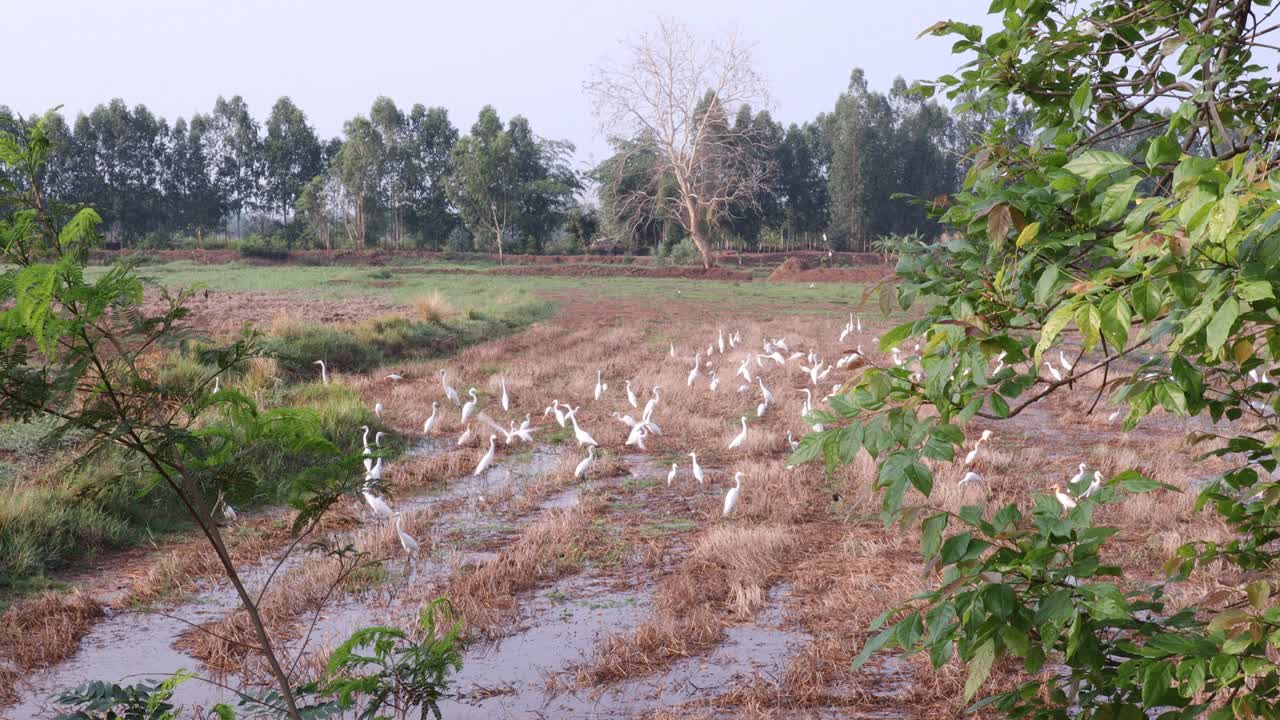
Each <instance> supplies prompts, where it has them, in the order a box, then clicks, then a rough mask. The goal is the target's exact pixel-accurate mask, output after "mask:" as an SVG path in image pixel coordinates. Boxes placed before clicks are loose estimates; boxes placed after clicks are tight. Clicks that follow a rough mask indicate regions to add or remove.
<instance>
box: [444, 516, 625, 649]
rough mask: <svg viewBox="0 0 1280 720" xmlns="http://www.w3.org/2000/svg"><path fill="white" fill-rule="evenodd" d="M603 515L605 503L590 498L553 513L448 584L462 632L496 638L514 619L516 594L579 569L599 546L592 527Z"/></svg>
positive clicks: (452, 578) (450, 599) (600, 544)
mask: <svg viewBox="0 0 1280 720" xmlns="http://www.w3.org/2000/svg"><path fill="white" fill-rule="evenodd" d="M602 510H603V503H602V502H601V501H600V500H599V499H598V498H596V497H595V496H591V495H588V496H586V497H584V498H583V500H582V502H580V503H579V504H578V505H577V506H575V507H573V508H570V509H567V510H553V511H551V512H550V513H548V514H547V516H546V517H545V518H544V519H543V520H540V521H538V522H536V523H534V524H533V525H530V526H529V527H527V528H525V530H524V531H523V532H522V533H521V534H520V536H519V537H518V538H516V540H515V541H514V542H513V543H511V545H510V546H508V547H507V548H506V549H505V550H503V551H502V552H501V553H499V554H498V557H496V558H494V559H493V560H490V561H487V562H484V563H481V564H480V565H478V566H472V567H467V568H463V570H462V571H461V572H459V573H456V574H454V575H453V576H452V577H451V578H449V581H448V583H447V584H446V586H445V591H444V595H445V596H446V597H448V598H449V601H450V602H451V603H452V604H453V607H454V609H455V610H457V612H458V616H459V618H460V619H461V620H462V621H463V623H464V624H465V626H466V627H467V628H468V629H469V630H470V631H474V632H479V633H482V634H488V635H490V636H494V635H496V634H497V632H498V630H499V629H500V628H502V627H503V626H504V625H505V624H506V623H507V622H508V621H509V620H510V618H511V617H512V614H513V612H514V611H515V609H516V607H517V605H518V601H517V598H516V595H517V594H518V593H520V592H523V591H525V590H528V589H530V588H533V587H535V586H537V585H538V584H541V583H543V582H546V581H549V580H554V579H556V578H558V577H561V576H562V575H565V574H567V573H569V572H571V571H573V570H576V569H577V568H579V567H581V566H582V563H583V562H584V561H585V560H586V559H587V558H589V557H591V556H592V555H593V553H594V552H596V550H597V549H598V548H599V547H601V546H602V545H603V543H602V542H601V541H600V539H599V538H598V537H597V533H596V532H594V531H593V527H592V518H593V517H594V516H596V515H598V514H599V513H600V512H601V511H602Z"/></svg>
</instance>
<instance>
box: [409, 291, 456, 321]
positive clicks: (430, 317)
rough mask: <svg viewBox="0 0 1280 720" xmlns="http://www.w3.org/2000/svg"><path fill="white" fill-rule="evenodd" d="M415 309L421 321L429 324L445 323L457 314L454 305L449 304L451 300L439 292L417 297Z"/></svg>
mask: <svg viewBox="0 0 1280 720" xmlns="http://www.w3.org/2000/svg"><path fill="white" fill-rule="evenodd" d="M413 309H414V311H415V312H417V314H418V319H419V320H421V321H423V322H429V323H440V322H444V321H445V320H448V319H449V318H451V317H453V316H454V315H455V314H456V313H457V311H456V310H454V308H453V304H452V303H450V302H449V298H447V297H445V295H444V293H442V292H440V291H439V290H432V291H431V292H429V293H426V294H424V295H417V296H415V297H414V298H413Z"/></svg>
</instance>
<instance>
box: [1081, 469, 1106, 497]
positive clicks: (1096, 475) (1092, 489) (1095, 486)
mask: <svg viewBox="0 0 1280 720" xmlns="http://www.w3.org/2000/svg"><path fill="white" fill-rule="evenodd" d="M1101 489H1102V473H1100V472H1098V471H1097V470H1094V471H1093V482H1091V483H1089V487H1088V488H1086V489H1085V491H1084V492H1082V493H1080V497H1082V498H1087V497H1089V496H1090V495H1092V494H1094V493H1096V492H1098V491H1099V490H1101Z"/></svg>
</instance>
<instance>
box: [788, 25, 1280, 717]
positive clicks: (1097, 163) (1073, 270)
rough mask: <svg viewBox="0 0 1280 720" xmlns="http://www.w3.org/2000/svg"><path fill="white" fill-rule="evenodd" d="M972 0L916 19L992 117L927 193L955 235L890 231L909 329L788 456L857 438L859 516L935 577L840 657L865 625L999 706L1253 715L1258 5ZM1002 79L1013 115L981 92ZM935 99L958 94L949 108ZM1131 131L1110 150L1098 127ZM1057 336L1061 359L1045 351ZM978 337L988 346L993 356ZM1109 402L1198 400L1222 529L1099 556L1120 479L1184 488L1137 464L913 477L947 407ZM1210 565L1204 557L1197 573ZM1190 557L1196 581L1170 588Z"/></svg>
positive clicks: (1267, 567)
mask: <svg viewBox="0 0 1280 720" xmlns="http://www.w3.org/2000/svg"><path fill="white" fill-rule="evenodd" d="M991 12H992V13H995V14H996V15H997V16H998V17H997V21H996V22H992V23H991V24H990V26H991V27H992V28H994V29H993V30H992V31H991V32H986V31H984V29H983V28H982V27H980V26H977V25H968V24H963V23H958V22H950V21H943V22H939V23H937V24H935V25H933V26H932V27H930V28H928V29H927V30H926V32H927V33H933V34H936V35H952V36H955V38H956V40H955V45H954V48H955V50H956V52H958V53H962V54H965V55H969V56H971V59H970V60H969V62H968V63H966V64H965V66H964V67H963V69H962V71H960V72H957V73H956V74H954V75H947V76H944V77H942V78H939V80H938V81H937V82H935V83H928V84H925V85H923V86H921V88H920V92H922V93H923V94H924V95H925V96H928V95H930V94H932V93H934V92H936V91H938V90H942V91H945V92H946V93H947V95H948V96H949V97H951V98H952V99H960V98H963V99H964V100H965V105H966V106H968V107H973V108H976V109H978V110H979V111H982V112H986V113H988V114H989V115H990V116H991V117H993V118H994V121H993V122H992V123H991V125H990V127H989V128H988V129H987V130H986V132H985V133H984V135H983V136H982V138H981V141H980V144H979V146H978V147H977V148H976V152H975V154H974V157H973V164H972V166H971V167H969V168H968V173H967V175H966V177H965V180H964V186H963V188H962V190H961V191H960V192H958V193H955V194H954V195H953V196H951V197H949V198H948V201H947V203H946V204H947V207H946V209H945V211H944V212H942V213H941V216H940V220H941V221H942V222H943V223H945V224H946V225H947V226H948V227H950V228H952V229H953V230H954V231H955V232H956V233H957V237H956V238H955V239H953V240H951V241H949V242H946V243H943V244H935V245H926V244H915V245H913V246H911V247H908V248H906V250H907V252H905V253H904V254H903V255H902V257H901V260H900V262H899V266H898V275H899V279H900V284H899V285H898V286H897V287H896V288H894V289H891V290H888V291H887V292H886V294H885V295H884V296H883V297H884V299H885V300H886V301H888V300H892V301H896V302H897V303H899V304H900V305H901V306H902V307H904V308H908V307H910V306H912V305H913V303H915V302H916V301H917V300H919V299H921V298H925V297H928V298H929V303H928V307H927V308H924V309H922V313H923V314H922V316H921V317H920V318H919V319H917V320H912V321H910V322H907V323H905V324H903V325H900V326H899V327H897V328H894V329H893V330H892V331H890V332H888V333H885V334H884V335H883V336H882V338H881V341H880V344H881V348H882V349H888V348H890V347H896V346H899V345H903V344H904V342H905V341H906V340H908V339H909V338H919V340H920V341H921V348H922V352H921V357H920V358H919V363H920V369H921V371H922V376H923V379H920V378H921V376H920V375H914V376H913V373H912V371H911V370H908V369H905V368H902V369H900V368H893V367H888V368H883V369H881V368H871V369H868V370H866V371H865V372H864V374H863V375H862V376H861V378H860V380H859V381H858V382H856V384H854V385H853V386H852V387H851V388H850V389H848V390H847V391H845V392H843V393H840V394H837V395H835V396H833V397H832V399H831V401H830V403H829V406H828V407H827V408H824V409H822V410H819V411H816V412H814V413H813V415H812V417H811V418H810V419H811V420H812V421H814V422H820V423H822V424H823V425H824V427H825V430H824V431H823V432H820V433H815V434H812V435H809V436H807V437H806V438H804V440H803V441H802V442H801V444H800V447H799V449H798V450H797V452H796V453H795V455H793V457H792V459H791V461H792V462H799V461H803V460H807V459H815V458H818V457H823V458H825V460H826V462H827V464H828V466H830V467H835V466H837V465H839V464H841V463H850V462H852V461H853V460H854V459H855V457H857V456H858V454H859V453H860V452H861V451H863V450H865V451H866V452H867V453H869V454H870V456H871V457H872V458H873V459H874V460H875V462H876V465H877V474H876V477H875V480H874V482H873V486H874V488H875V489H876V490H877V491H878V492H879V493H880V496H881V499H882V502H883V512H884V519H885V521H886V522H890V523H891V522H901V523H904V524H909V525H915V524H917V523H918V524H919V526H920V529H921V532H922V540H921V554H922V557H923V560H924V561H925V563H926V566H927V567H928V568H930V577H931V578H932V579H933V581H934V589H933V590H931V591H927V592H924V593H921V594H919V595H917V596H915V597H913V598H910V599H906V600H904V601H903V602H902V603H901V604H899V605H897V606H896V607H893V608H891V609H890V610H889V611H887V612H886V613H885V614H884V615H882V616H881V617H880V618H879V619H878V620H877V621H876V622H875V623H874V625H873V627H872V631H873V632H874V633H875V634H874V635H873V636H872V637H871V639H870V640H869V641H868V642H867V643H866V645H865V646H864V647H863V649H862V652H861V654H860V655H859V657H858V660H857V662H856V663H855V664H860V663H861V662H863V661H865V659H866V658H867V657H868V656H870V655H871V654H872V653H874V652H876V651H877V650H880V649H882V648H888V647H898V648H902V649H904V650H907V651H909V652H922V653H927V654H928V656H929V659H930V661H931V662H932V663H933V665H934V666H935V667H939V666H941V665H943V664H944V663H947V662H948V661H950V660H952V659H953V658H957V657H958V658H959V660H960V661H962V662H964V663H966V664H967V666H968V673H969V674H968V679H967V681H966V682H965V685H964V695H965V698H966V700H968V699H972V698H978V697H981V696H983V695H984V686H985V683H986V682H987V680H988V678H989V677H990V674H991V671H992V669H993V667H996V665H997V663H999V662H1001V661H1005V662H1006V665H1005V667H1006V668H1007V667H1010V666H1013V665H1015V664H1016V666H1018V667H1020V668H1021V670H1022V671H1023V675H1022V676H1021V677H1017V678H1013V679H1011V680H1010V681H1008V682H1002V689H1000V690H999V691H995V692H993V693H991V694H987V695H986V696H985V697H982V699H981V700H980V701H979V702H978V703H977V706H983V705H993V706H994V707H995V708H997V709H998V710H1000V711H1002V712H1004V713H1006V714H1008V715H1009V716H1011V717H1035V718H1066V717H1080V718H1124V717H1133V718H1140V717H1155V716H1159V717H1162V718H1195V717H1209V718H1212V719H1214V720H1218V719H1225V718H1237V717H1271V716H1274V715H1275V714H1276V713H1277V711H1278V710H1280V663H1277V660H1276V658H1277V653H1278V651H1280V634H1278V633H1277V632H1276V627H1277V625H1278V624H1280V605H1277V602H1276V597H1277V594H1276V593H1275V589H1276V586H1277V583H1276V580H1275V568H1276V566H1277V562H1280V546H1278V545H1277V540H1280V530H1277V527H1280V522H1278V521H1277V518H1280V479H1278V476H1277V473H1276V469H1277V458H1276V455H1275V452H1276V448H1277V447H1280V421H1277V417H1278V414H1277V411H1280V388H1278V386H1277V384H1276V383H1275V382H1274V381H1272V380H1270V379H1269V378H1268V373H1269V372H1270V369H1271V368H1273V367H1275V366H1276V363H1277V361H1280V306H1278V305H1277V297H1278V296H1280V142H1278V141H1280V74H1278V73H1277V72H1276V67H1275V57H1274V55H1273V54H1271V49H1272V48H1273V47H1274V46H1276V44H1277V43H1276V41H1275V38H1276V36H1277V35H1280V23H1278V22H1277V18H1276V12H1277V8H1276V7H1274V6H1272V4H1271V3H1269V2H1257V1H1254V0H1162V1H1161V2H1141V1H1138V0H1130V1H1122V2H1109V3H1094V4H1088V5H1080V4H1077V3H1074V2H1065V1H1062V2H1033V3H1026V2H1015V1H1014V0H995V1H994V2H993V3H992V4H991ZM1015 104H1018V105H1020V106H1021V107H1022V108H1024V110H1025V113H1026V116H1027V118H1028V123H1029V125H1030V130H1031V132H1030V137H1031V142H1029V143H1024V142H1020V141H1019V140H1020V138H1021V135H1020V133H1019V131H1018V128H1017V127H1015V123H1014V122H1013V121H1012V120H1011V119H1010V118H1009V117H1008V112H1009V110H1010V109H1011V108H1012V107H1013V106H1014V105H1015ZM968 107H962V108H961V109H962V110H965V109H968ZM1129 137H1141V138H1143V140H1141V141H1140V142H1139V143H1137V144H1136V146H1130V147H1131V149H1128V150H1126V151H1125V152H1123V153H1122V152H1117V151H1116V150H1115V149H1107V148H1117V147H1119V148H1124V147H1125V145H1123V144H1117V141H1118V140H1122V139H1124V138H1129ZM1068 348H1069V350H1070V351H1071V352H1072V354H1073V355H1075V356H1076V357H1077V361H1076V363H1075V365H1074V369H1073V370H1071V371H1069V372H1068V373H1067V375H1066V376H1065V377H1063V378H1062V379H1061V380H1058V379H1047V378H1042V377H1040V376H1039V375H1038V368H1039V366H1040V363H1041V359H1042V358H1044V357H1046V355H1047V353H1050V352H1053V351H1056V350H1060V349H1068ZM997 356H999V357H1000V358H1001V359H1002V360H1003V363H1001V364H1000V365H999V366H998V367H999V369H998V370H997V369H994V368H993V362H994V361H995V358H996V357H997ZM1086 378H1089V379H1093V378H1097V379H1098V386H1097V387H1098V389H1097V399H1096V401H1095V402H1094V403H1093V407H1092V408H1088V406H1086V407H1087V408H1088V409H1087V412H1094V411H1100V412H1111V409H1110V408H1108V409H1105V410H1102V409H1101V408H1103V407H1104V406H1105V405H1106V404H1107V403H1110V404H1113V405H1114V406H1115V407H1116V408H1117V409H1120V410H1121V411H1122V412H1123V413H1124V415H1125V417H1124V425H1123V427H1124V429H1125V430H1126V431H1127V430H1131V429H1133V428H1134V426H1135V425H1136V424H1137V423H1138V422H1139V421H1141V420H1142V419H1143V418H1144V417H1146V416H1147V415H1148V414H1150V413H1152V412H1154V411H1156V410H1157V409H1159V410H1162V411H1164V412H1167V413H1169V414H1171V415H1175V416H1183V417H1199V416H1204V417H1205V418H1206V419H1208V420H1211V421H1213V422H1211V423H1210V422H1205V423H1198V424H1195V425H1194V427H1195V428H1196V429H1195V430H1194V432H1193V438H1194V440H1195V442H1197V443H1200V442H1204V441H1209V444H1207V445H1205V446H1204V447H1205V452H1206V453H1207V454H1208V455H1212V456H1219V457H1220V458H1221V460H1222V461H1223V462H1224V463H1226V464H1227V465H1228V466H1229V468H1230V469H1228V470H1227V471H1226V472H1225V473H1223V474H1222V475H1221V476H1217V477H1214V478H1213V479H1211V480H1210V481H1209V482H1208V484H1207V486H1206V487H1205V488H1203V489H1201V490H1198V492H1199V498H1198V501H1197V508H1198V509H1205V510H1208V511H1210V512H1213V513H1215V514H1216V516H1217V517H1218V519H1219V520H1220V521H1221V522H1222V524H1223V525H1224V526H1225V528H1227V529H1229V531H1230V533H1231V537H1230V538H1229V539H1228V540H1226V541H1222V540H1220V539H1217V538H1216V536H1215V538H1205V539H1203V540H1192V541H1190V542H1187V543H1186V544H1184V545H1182V546H1181V547H1179V548H1178V549H1177V550H1176V551H1175V552H1174V553H1173V554H1172V556H1171V557H1170V558H1169V559H1168V562H1167V563H1166V564H1165V566H1164V567H1163V573H1158V574H1156V577H1155V578H1154V579H1152V577H1151V575H1150V574H1149V573H1147V572H1145V571H1143V572H1142V573H1141V574H1140V575H1138V576H1131V577H1125V571H1124V569H1123V568H1122V567H1120V566H1118V565H1116V564H1115V561H1114V559H1113V558H1114V557H1115V555H1114V554H1113V553H1112V549H1113V545H1114V544H1115V543H1116V541H1117V539H1116V534H1117V529H1116V528H1114V527H1109V526H1107V525H1106V524H1105V523H1104V522H1099V521H1100V519H1101V518H1104V517H1105V515H1104V514H1103V511H1104V509H1105V508H1106V507H1107V506H1109V505H1112V504H1114V503H1119V502H1123V501H1124V500H1125V498H1126V496H1128V495H1130V494H1133V493H1146V492H1173V491H1175V490H1181V491H1184V492H1191V491H1195V489H1194V488H1191V487H1187V488H1172V487H1170V486H1167V485H1164V484H1162V483H1160V482H1157V481H1155V480H1153V479H1150V478H1147V477H1145V476H1143V475H1142V474H1141V473H1140V472H1138V471H1137V470H1136V469H1130V470H1125V471H1122V472H1120V473H1118V474H1116V475H1114V476H1112V477H1110V478H1105V482H1104V483H1102V485H1101V489H1100V490H1098V491H1097V492H1094V493H1092V494H1090V495H1089V496H1088V497H1084V496H1083V494H1084V493H1083V491H1084V490H1085V488H1084V487H1081V486H1083V485H1086V484H1088V480H1085V481H1084V482H1082V483H1080V485H1081V486H1076V487H1072V488H1070V492H1071V493H1072V494H1074V495H1075V496H1076V498H1077V501H1076V504H1075V506H1074V507H1073V508H1071V509H1069V510H1065V509H1064V508H1063V507H1062V506H1061V505H1059V503H1058V502H1057V501H1056V500H1055V499H1054V497H1053V495H1052V494H1050V493H1047V492H1046V493H1042V494H1036V495H1035V496H1034V501H1033V502H1032V503H1031V504H1030V506H1026V505H1023V504H1019V503H1004V504H995V505H990V504H983V503H977V504H974V505H972V506H969V507H965V508H963V509H961V510H959V511H958V512H951V511H947V510H944V509H942V508H940V507H939V506H938V505H937V504H936V503H935V502H934V501H933V500H932V499H931V496H932V494H933V490H934V481H935V478H934V475H933V473H932V472H931V471H930V469H929V466H928V465H927V464H926V463H925V462H924V461H925V460H926V459H932V460H935V461H941V462H946V461H949V460H952V459H953V458H954V457H955V456H956V449H957V448H958V447H961V444H962V443H963V442H964V438H965V429H964V428H965V425H966V423H967V422H968V421H969V420H970V419H972V418H974V417H976V416H981V417H983V418H986V419H988V420H990V421H992V422H997V423H998V422H1002V421H1005V420H1009V419H1012V418H1016V417H1018V416H1020V415H1022V414H1023V413H1024V412H1025V411H1026V410H1027V409H1028V408H1031V407H1033V406H1035V405H1036V404H1037V403H1040V402H1042V401H1044V399H1045V398H1048V397H1050V396H1052V395H1054V394H1057V393H1061V392H1063V389H1064V388H1066V387H1069V386H1070V385H1072V384H1073V383H1079V382H1080V381H1081V380H1083V379H1086ZM1219 581H1221V582H1219ZM1185 583H1202V584H1193V585H1191V586H1190V587H1191V588H1192V591H1193V594H1194V596H1195V597H1199V596H1200V595H1201V593H1200V591H1198V590H1196V588H1200V587H1203V586H1204V585H1209V586H1216V588H1217V589H1216V591H1215V592H1213V593H1211V594H1210V596H1209V597H1205V598H1204V599H1202V600H1200V601H1197V602H1191V603H1174V602H1171V601H1170V598H1171V597H1174V596H1176V595H1175V594H1176V593H1177V592H1178V591H1179V590H1181V589H1183V588H1184V587H1187V586H1186V585H1184V584H1185Z"/></svg>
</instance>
